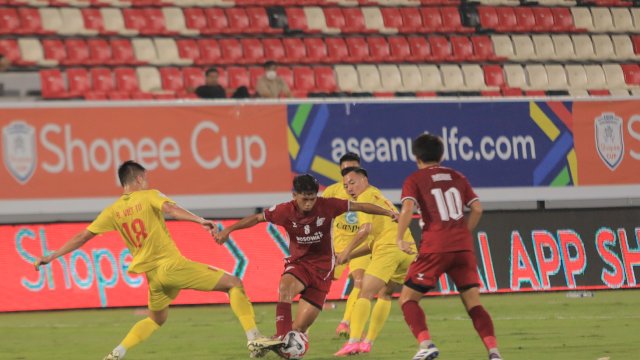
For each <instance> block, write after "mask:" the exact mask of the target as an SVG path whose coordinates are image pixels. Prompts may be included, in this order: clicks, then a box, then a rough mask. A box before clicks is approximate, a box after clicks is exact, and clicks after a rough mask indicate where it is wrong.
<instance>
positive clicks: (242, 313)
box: [229, 287, 256, 336]
mask: <svg viewBox="0 0 640 360" xmlns="http://www.w3.org/2000/svg"><path fill="white" fill-rule="evenodd" d="M229 303H230V304H231V310H233V313H234V314H236V317H237V318H238V320H240V324H241V325H242V328H243V329H244V331H245V332H246V333H247V336H249V332H252V333H253V332H255V331H256V320H255V313H254V312H253V305H251V301H249V298H248V297H247V294H245V292H244V289H243V288H241V287H233V288H231V289H230V290H229Z"/></svg>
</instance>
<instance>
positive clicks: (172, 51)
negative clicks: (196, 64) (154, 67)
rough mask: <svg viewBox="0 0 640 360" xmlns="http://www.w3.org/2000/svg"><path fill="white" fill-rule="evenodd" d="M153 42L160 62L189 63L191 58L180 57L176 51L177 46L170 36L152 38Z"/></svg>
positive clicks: (191, 61)
mask: <svg viewBox="0 0 640 360" xmlns="http://www.w3.org/2000/svg"><path fill="white" fill-rule="evenodd" d="M153 44H154V45H155V48H156V52H157V54H158V61H159V62H160V63H161V64H172V65H191V64H193V60H192V59H190V58H182V57H181V56H180V53H179V51H178V46H177V44H176V42H175V40H173V39H172V38H167V37H163V38H154V39H153Z"/></svg>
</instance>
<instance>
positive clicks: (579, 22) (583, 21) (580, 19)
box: [571, 7, 596, 32]
mask: <svg viewBox="0 0 640 360" xmlns="http://www.w3.org/2000/svg"><path fill="white" fill-rule="evenodd" d="M571 14H572V15H573V23H574V24H575V26H576V27H577V28H579V29H585V30H587V31H588V32H596V28H595V26H594V24H593V18H592V17H591V11H589V8H587V7H572V8H571Z"/></svg>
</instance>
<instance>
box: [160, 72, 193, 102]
mask: <svg viewBox="0 0 640 360" xmlns="http://www.w3.org/2000/svg"><path fill="white" fill-rule="evenodd" d="M158 71H159V72H160V80H161V81H162V89H163V90H168V91H172V92H174V93H175V94H176V95H177V96H178V97H185V96H186V94H187V92H186V88H185V86H184V80H183V79H182V71H180V69H178V68H176V67H161V68H160V69H159V70H158Z"/></svg>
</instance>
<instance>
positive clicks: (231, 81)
mask: <svg viewBox="0 0 640 360" xmlns="http://www.w3.org/2000/svg"><path fill="white" fill-rule="evenodd" d="M227 82H228V83H227V86H228V87H229V88H230V89H237V88H238V87H240V86H246V87H247V88H248V87H249V86H250V85H251V84H250V78H249V73H248V72H247V69H246V68H244V67H240V66H231V67H228V68H227Z"/></svg>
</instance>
